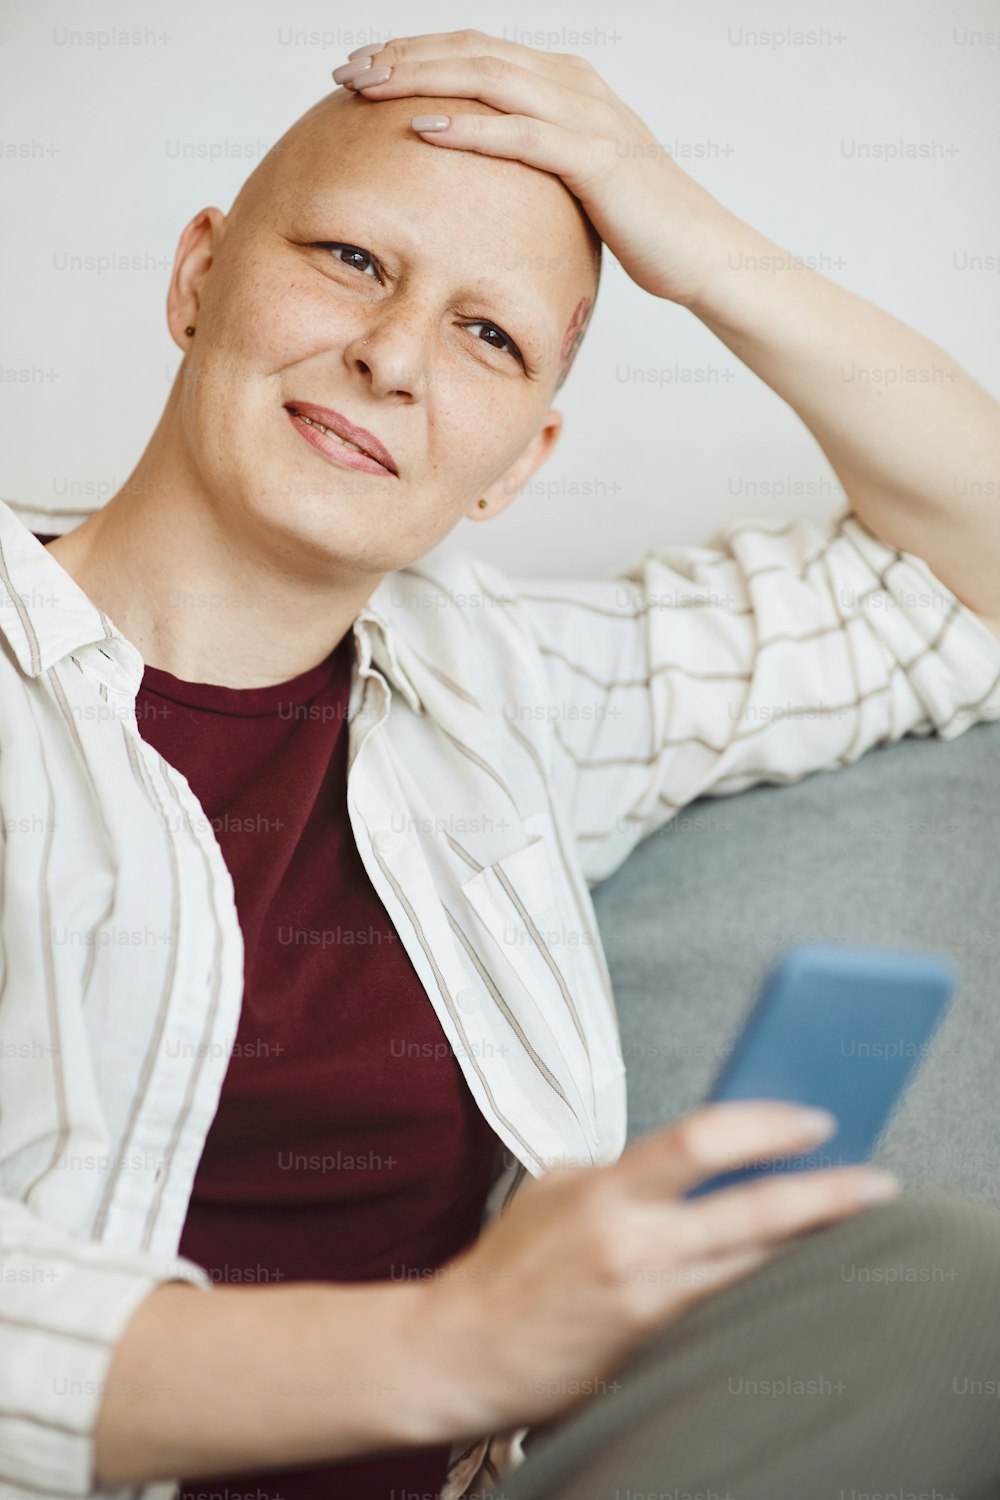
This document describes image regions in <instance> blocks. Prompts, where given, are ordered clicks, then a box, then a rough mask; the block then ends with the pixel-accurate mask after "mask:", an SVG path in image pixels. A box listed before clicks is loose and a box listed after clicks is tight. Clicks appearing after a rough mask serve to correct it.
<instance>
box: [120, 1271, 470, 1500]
mask: <svg viewBox="0 0 1000 1500" xmlns="http://www.w3.org/2000/svg"><path fill="white" fill-rule="evenodd" d="M193 1290H195V1289H194V1288H191V1287H187V1286H183V1285H180V1284H173V1285H166V1286H161V1287H158V1288H157V1289H156V1290H155V1291H154V1292H153V1293H152V1294H151V1295H150V1296H149V1297H147V1298H146V1299H145V1301H144V1302H143V1303H142V1304H141V1306H140V1307H139V1308H138V1310H137V1311H136V1313H135V1315H134V1316H133V1318H132V1319H131V1321H130V1323H129V1325H128V1327H127V1329H126V1331H125V1333H124V1335H123V1337H122V1338H121V1339H120V1341H119V1343H118V1345H117V1348H116V1350H115V1355H114V1359H113V1362H112V1365H111V1370H110V1373H109V1376H108V1381H107V1386H106V1390H105V1394H104V1399H103V1401H102V1403H101V1408H100V1414H99V1417H98V1423H97V1430H96V1443H95V1483H96V1484H97V1485H98V1486H99V1487H100V1488H101V1489H102V1490H103V1489H115V1488H117V1487H119V1486H126V1485H137V1484H143V1483H145V1482H147V1481H150V1480H154V1479H162V1478H163V1477H164V1476H167V1475H177V1476H180V1477H182V1478H184V1477H191V1478H196V1477H210V1476H211V1475H213V1474H221V1473H225V1472H228V1471H231V1470H239V1469H250V1468H261V1469H267V1468H282V1467H285V1466H286V1465H287V1466H294V1465H298V1464H306V1463H311V1464H320V1463H335V1462H337V1461H339V1460H346V1459H348V1458H350V1457H352V1456H356V1455H359V1454H372V1453H376V1452H378V1451H380V1450H382V1449H391V1448H394V1447H398V1446H409V1445H415V1444H420V1443H428V1442H435V1441H439V1442H440V1441H449V1440H450V1437H451V1432H450V1430H449V1428H450V1426H451V1425H452V1424H451V1423H450V1421H449V1418H450V1417H451V1415H452V1414H451V1413H450V1412H449V1411H448V1410H447V1409H446V1405H445V1395H446V1392H447V1387H446V1386H445V1385H444V1383H443V1382H438V1381H435V1380H434V1379H433V1378H431V1375H432V1369H431V1364H430V1357H429V1355H428V1354H427V1352H426V1351H424V1355H423V1357H421V1349H422V1344H421V1342H420V1340H419V1339H418V1338H417V1337H416V1334H415V1329H414V1326H413V1320H414V1317H415V1308H416V1306H417V1305H418V1304H419V1305H421V1306H422V1303H423V1295H422V1294H423V1291H424V1288H423V1287H422V1285H421V1284H420V1283H419V1282H414V1283H401V1284H398V1285H389V1286H386V1285H385V1284H384V1283H383V1284H380V1285H373V1286H351V1287H346V1286H345V1287H340V1286H327V1285H324V1284H323V1283H320V1282H315V1283H314V1282H305V1283H301V1282H300V1283H297V1284H295V1285H291V1286H284V1287H216V1288H213V1290H212V1291H211V1292H210V1294H209V1295H208V1296H207V1297H206V1296H193V1295H192V1291H193ZM453 1425H455V1426H458V1425H459V1424H458V1422H457V1420H456V1421H455V1423H454V1424H453Z"/></svg>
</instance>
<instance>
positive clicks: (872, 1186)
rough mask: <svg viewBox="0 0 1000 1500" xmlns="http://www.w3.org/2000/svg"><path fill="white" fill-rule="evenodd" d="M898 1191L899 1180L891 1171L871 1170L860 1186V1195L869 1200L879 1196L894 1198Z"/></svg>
mask: <svg viewBox="0 0 1000 1500" xmlns="http://www.w3.org/2000/svg"><path fill="white" fill-rule="evenodd" d="M899 1192H900V1181H899V1178H898V1177H893V1175H892V1173H891V1172H877V1173H876V1172H873V1173H872V1174H871V1176H870V1177H867V1178H866V1179H865V1181H864V1183H863V1184H862V1187H861V1196H862V1197H863V1198H866V1199H868V1200H869V1201H877V1200H878V1199H880V1198H896V1197H898V1196H899Z"/></svg>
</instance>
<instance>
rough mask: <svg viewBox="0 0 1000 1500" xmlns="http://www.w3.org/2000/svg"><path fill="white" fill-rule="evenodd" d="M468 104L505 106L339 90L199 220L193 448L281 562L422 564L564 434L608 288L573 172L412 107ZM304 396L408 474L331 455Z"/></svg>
mask: <svg viewBox="0 0 1000 1500" xmlns="http://www.w3.org/2000/svg"><path fill="white" fill-rule="evenodd" d="M449 105H450V106H451V107H455V106H456V105H457V106H458V107H460V108H462V109H463V110H464V111H466V112H477V113H483V114H493V113H494V111H493V110H491V109H489V108H488V106H484V105H481V104H478V103H470V102H469V101H466V100H462V101H454V100H451V101H448V100H440V101H434V100H428V99H421V100H419V101H417V100H412V99H400V100H392V101H384V102H381V103H375V102H373V101H369V100H364V99H360V98H357V97H355V96H352V95H351V94H349V93H341V94H334V95H331V96H328V97H327V98H326V99H324V100H323V101H321V103H320V104H319V105H317V106H316V107H315V108H314V109H312V110H310V111H309V112H308V114H307V115H306V116H304V117H303V119H302V120H300V121H299V122H298V123H297V125H295V126H293V128H292V130H291V131H289V132H288V134H287V135H286V136H285V137H283V138H282V140H281V141H279V142H278V144H277V146H276V147H275V148H274V149H273V150H272V152H271V153H270V154H269V156H268V157H267V158H266V159H265V161H264V162H263V163H262V164H261V166H260V167H259V168H258V169H257V171H256V172H255V173H254V174H253V175H252V176H251V178H250V179H249V181H248V183H247V184H246V185H245V186H244V189H243V191H242V192H241V194H240V195H239V197H238V198H237V201H236V203H235V204H234V205H233V209H232V211H231V212H230V214H229V215H228V217H227V218H225V219H224V218H223V216H222V215H221V214H220V213H219V211H218V210H217V209H211V210H207V211H206V213H205V214H203V215H200V216H199V217H198V218H196V219H195V220H192V224H191V225H189V226H188V229H187V230H186V231H185V236H184V237H183V238H182V241H181V245H180V247H179V250H178V262H177V266H176V267H175V277H174V284H173V286H172V288H171V299H170V321H171V332H172V334H173V336H174V338H175V340H176V342H177V343H178V344H179V346H180V347H181V348H183V349H185V351H186V352H187V357H186V359H185V362H184V366H183V367H182V373H181V389H180V392H179V398H180V404H179V408H178V420H179V438H180V442H181V444H182V447H183V449H184V452H185V464H186V467H187V468H188V470H189V471H190V472H191V473H192V474H193V475H194V476H196V480H195V482H196V483H197V484H198V486H199V488H201V489H203V491H204V496H205V499H206V501H207V503H208V504H209V505H211V506H212V507H213V508H214V509H215V510H216V512H217V513H218V515H219V519H220V522H221V524H223V525H224V526H225V528H226V530H227V533H228V534H231V535H239V534H241V533H242V535H243V536H244V537H245V538H246V539H247V540H253V541H255V542H256V543H264V544H266V545H267V546H268V547H269V549H270V551H271V552H272V553H273V554H274V555H275V557H276V559H278V558H280V559H284V560H286V561H288V562H291V561H292V560H293V559H295V558H298V559H300V560H301V559H302V558H303V556H305V555H312V556H314V557H315V558H316V560H317V561H319V562H320V563H322V562H323V561H324V560H325V561H326V563H327V564H331V565H334V566H335V567H336V568H337V570H338V572H339V571H351V572H357V573H358V574H359V575H375V574H379V575H381V574H384V573H386V572H389V571H392V570H393V569H395V568H398V567H403V566H405V565H406V564H407V563H408V562H411V561H413V560H414V559H415V558H417V557H420V556H422V555H424V554H425V553H427V552H429V551H430V550H431V549H432V548H433V547H434V546H436V545H437V543H438V542H440V541H441V540H442V538H443V537H444V536H446V535H447V533H448V532H450V531H451V530H452V529H453V528H454V526H455V525H456V524H457V523H458V521H459V520H460V519H461V517H462V516H463V515H465V514H467V513H468V512H469V510H470V507H474V506H475V504H476V501H477V499H478V498H479V496H481V495H483V494H486V493H488V492H489V490H490V487H491V486H494V487H495V489H494V493H493V495H492V496H491V504H490V508H489V510H488V511H487V512H486V513H485V514H487V515H489V514H492V513H494V512H495V511H496V510H497V509H499V508H502V505H503V503H505V502H509V500H510V499H511V498H513V496H514V494H515V493H516V489H517V487H518V486H520V485H523V484H524V483H525V481H526V479H527V478H528V476H529V474H530V473H531V472H533V470H534V468H536V467H537V465H538V464H539V463H540V462H541V461H542V459H543V458H544V457H545V453H546V452H547V451H548V448H549V447H550V446H551V442H552V441H554V438H555V436H556V434H557V432H558V417H555V418H553V419H552V420H550V421H549V422H548V424H547V428H546V417H547V414H551V400H552V393H553V390H554V387H555V385H556V382H557V380H558V378H559V374H560V368H561V361H562V360H563V359H564V358H565V354H566V350H567V348H568V347H569V346H570V345H572V342H573V340H572V332H573V328H574V319H575V322H576V325H578V324H579V322H580V318H581V309H582V310H583V311H584V312H585V311H586V307H587V306H588V305H589V299H590V298H592V297H593V294H594V284H595V272H594V266H593V252H592V249H591V246H590V241H589V239H588V236H587V232H586V227H585V223H584V220H583V218H582V215H581V213H580V211H579V209H578V208H577V206H576V204H575V202H574V200H573V199H572V198H571V197H570V195H569V193H568V192H567V191H566V189H565V187H564V186H563V185H562V184H561V183H560V182H559V180H558V179H557V178H556V177H554V176H552V175H550V174H547V173H543V172H539V171H536V170H534V169H532V168H529V167H526V166H524V165H523V164H521V163H518V162H512V161H504V160H500V159H497V158H490V157H485V156H481V155H474V154H472V153H466V152H458V151H448V150H444V149H441V148H438V147H435V146H433V145H431V144H429V143H427V142H425V141H421V140H420V139H419V138H417V137H415V136H414V135H413V133H412V131H411V130H410V127H409V119H410V116H411V115H412V114H413V113H415V112H428V111H432V110H440V109H445V110H446V109H447V108H448V106H449ZM185 299H186V300H185ZM188 322H190V323H193V324H195V325H196V335H195V337H193V338H189V337H186V336H185V335H184V333H183V328H184V325H185V324H187V323H188ZM296 402H303V403H312V404H314V405H320V406H324V407H328V408H331V409H333V410H334V411H335V412H337V413H339V414H341V415H342V416H344V417H346V418H347V419H348V420H349V421H350V422H352V423H353V424H354V425H355V426H356V427H361V428H364V429H365V430H366V431H367V432H368V433H371V434H373V435H374V436H375V437H376V438H377V439H378V440H379V442H380V443H381V444H382V445H383V446H384V448H385V449H387V450H388V452H389V454H390V455H391V456H392V459H393V461H394V463H395V467H396V470H397V473H395V474H393V473H390V472H383V473H366V472H359V471H357V470H354V469H349V468H345V467H342V466H341V465H340V464H339V463H337V462H334V461H331V460H330V459H329V458H327V457H324V456H323V454H322V453H321V452H319V451H318V450H317V448H316V447H315V446H314V445H313V444H312V443H311V442H310V441H309V440H308V438H307V437H306V436H305V435H304V434H303V432H302V430H301V425H300V424H297V423H295V422H294V421H293V420H292V418H291V417H290V416H289V412H288V407H289V405H294V404H295V403H296ZM533 440H534V441H533ZM519 457H520V458H521V459H522V462H521V463H520V464H518V463H517V460H518V459H519ZM504 476H508V482H507V483H504V482H502V481H503V480H504ZM510 480H513V483H510V482H509V481H510Z"/></svg>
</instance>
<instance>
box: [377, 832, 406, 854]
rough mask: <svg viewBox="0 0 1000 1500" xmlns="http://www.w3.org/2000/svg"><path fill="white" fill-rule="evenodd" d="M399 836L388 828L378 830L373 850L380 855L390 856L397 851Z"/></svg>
mask: <svg viewBox="0 0 1000 1500" xmlns="http://www.w3.org/2000/svg"><path fill="white" fill-rule="evenodd" d="M400 837H401V835H400V834H398V833H394V832H393V831H392V829H390V828H380V829H379V831H378V833H377V834H376V835H375V848H376V849H377V850H378V851H379V853H380V854H391V853H392V851H393V850H394V849H398V847H399V840H400Z"/></svg>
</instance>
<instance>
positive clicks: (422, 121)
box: [410, 115, 451, 130]
mask: <svg viewBox="0 0 1000 1500" xmlns="http://www.w3.org/2000/svg"><path fill="white" fill-rule="evenodd" d="M410 124H411V125H412V126H413V128H414V130H447V129H448V126H449V125H450V124H451V116H450V115H414V116H413V119H412V120H411V121H410Z"/></svg>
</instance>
